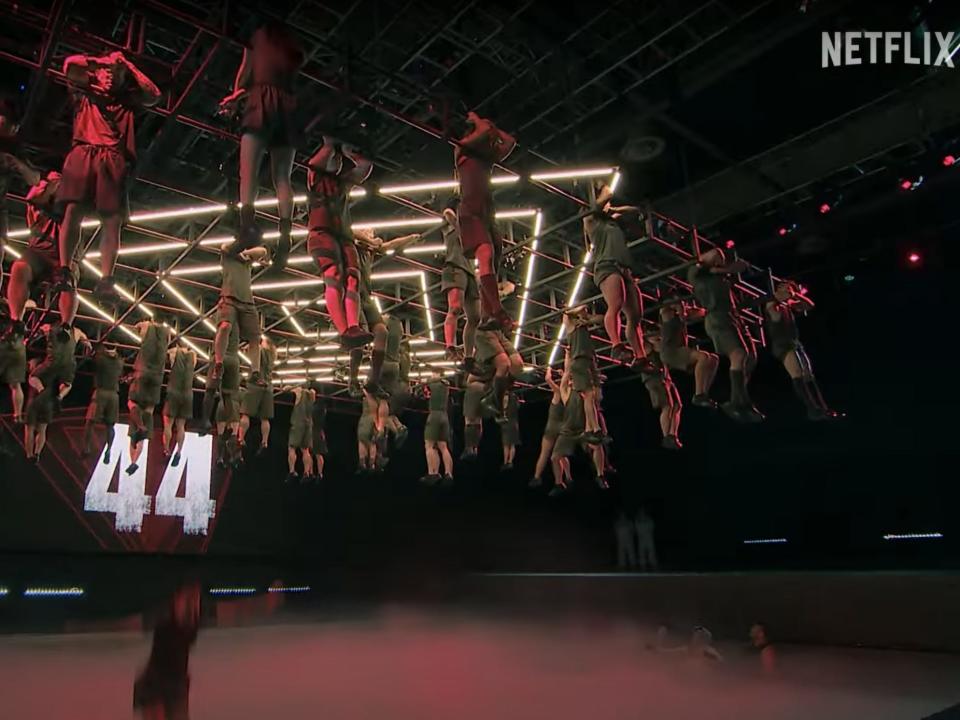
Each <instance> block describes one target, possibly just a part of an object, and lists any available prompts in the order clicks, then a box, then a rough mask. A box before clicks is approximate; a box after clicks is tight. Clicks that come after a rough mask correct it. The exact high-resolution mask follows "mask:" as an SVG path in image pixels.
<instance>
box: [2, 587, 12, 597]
mask: <svg viewBox="0 0 960 720" xmlns="http://www.w3.org/2000/svg"><path fill="white" fill-rule="evenodd" d="M9 594H10V588H5V587H0V597H6V596H7V595H9Z"/></svg>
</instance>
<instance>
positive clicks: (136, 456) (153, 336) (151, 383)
mask: <svg viewBox="0 0 960 720" xmlns="http://www.w3.org/2000/svg"><path fill="white" fill-rule="evenodd" d="M134 329H135V330H136V333H137V335H139V336H140V348H139V350H138V351H137V358H136V360H135V361H134V363H133V377H132V379H131V381H130V391H129V393H128V395H127V411H128V412H129V415H130V430H129V435H130V465H129V466H128V467H127V474H128V475H132V474H133V473H135V472H136V471H137V468H138V467H139V460H140V454H141V453H142V452H143V441H144V440H146V439H148V438H149V437H150V435H151V434H152V433H153V413H154V411H155V410H156V407H157V405H159V404H160V388H161V386H162V385H163V370H164V365H165V364H166V362H165V361H166V356H167V348H168V347H169V346H170V342H171V341H172V340H173V334H174V331H173V328H172V327H170V326H169V325H168V324H167V323H165V322H163V319H162V318H161V317H160V315H159V314H157V313H154V315H153V317H151V318H150V319H149V320H144V321H143V322H139V323H137V325H136V326H135V328H134Z"/></svg>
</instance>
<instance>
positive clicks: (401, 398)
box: [385, 319, 412, 448]
mask: <svg viewBox="0 0 960 720" xmlns="http://www.w3.org/2000/svg"><path fill="white" fill-rule="evenodd" d="M394 320H395V319H394ZM396 327H399V328H400V330H401V332H402V329H403V326H402V324H400V321H399V320H396V322H395V323H394V322H393V320H391V321H390V329H389V335H390V336H393V335H394V331H395V328H396ZM397 357H398V358H399V360H398V362H397V380H396V382H395V383H394V385H393V390H391V392H390V399H389V400H388V409H389V412H390V415H389V416H388V417H387V421H386V423H385V427H386V428H387V429H388V431H389V432H390V433H391V434H392V435H393V436H394V445H395V447H398V448H399V447H402V446H403V444H404V443H405V442H406V440H407V437H408V436H409V435H410V431H409V430H408V429H407V426H406V425H404V423H403V421H402V420H401V418H402V416H403V413H404V411H405V410H406V409H407V405H409V404H410V366H411V364H412V361H411V358H410V339H409V338H407V337H401V339H400V345H399V352H398V355H397ZM391 372H392V369H391Z"/></svg>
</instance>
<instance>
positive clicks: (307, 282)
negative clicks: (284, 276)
mask: <svg viewBox="0 0 960 720" xmlns="http://www.w3.org/2000/svg"><path fill="white" fill-rule="evenodd" d="M315 285H323V280H321V279H319V278H316V279H314V278H303V279H301V280H276V281H273V282H263V283H254V284H253V286H252V289H253V290H280V289H282V288H296V287H310V286H315Z"/></svg>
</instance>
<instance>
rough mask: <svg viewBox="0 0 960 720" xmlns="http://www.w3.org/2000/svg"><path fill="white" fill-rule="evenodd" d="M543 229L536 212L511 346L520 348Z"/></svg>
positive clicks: (541, 214)
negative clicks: (521, 332)
mask: <svg viewBox="0 0 960 720" xmlns="http://www.w3.org/2000/svg"><path fill="white" fill-rule="evenodd" d="M542 229H543V213H542V212H540V211H537V217H536V219H535V220H534V222H533V242H531V243H530V250H529V254H528V255H527V271H526V273H525V274H524V279H523V294H522V295H521V296H520V312H519V313H518V314H517V327H516V330H514V333H513V346H514V347H515V348H517V349H519V348H520V341H521V340H522V338H521V335H520V331H521V330H522V329H523V325H524V323H525V322H526V318H527V301H528V300H529V299H530V286H531V285H533V271H534V267H535V266H536V262H537V246H538V245H539V243H540V231H541V230H542Z"/></svg>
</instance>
